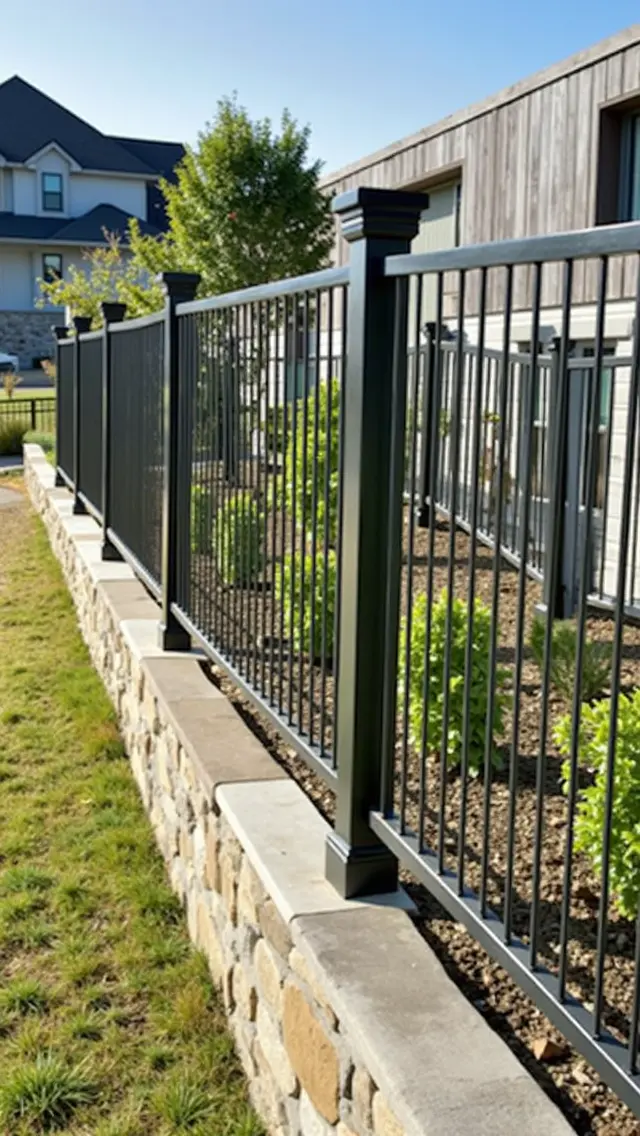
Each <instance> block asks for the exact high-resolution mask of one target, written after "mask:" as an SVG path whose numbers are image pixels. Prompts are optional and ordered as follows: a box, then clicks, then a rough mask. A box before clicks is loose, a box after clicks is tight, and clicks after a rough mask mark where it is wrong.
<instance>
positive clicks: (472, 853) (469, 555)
mask: <svg viewBox="0 0 640 1136" xmlns="http://www.w3.org/2000/svg"><path fill="white" fill-rule="evenodd" d="M422 206H423V199H422V197H421V196H420V195H419V194H407V193H390V192H387V191H378V190H364V189H361V190H358V191H354V192H353V193H350V194H347V195H345V196H344V197H343V198H341V199H339V200H338V202H337V203H336V211H337V212H338V213H339V214H340V216H341V220H342V225H343V232H344V235H345V237H346V239H347V240H348V241H349V243H350V244H351V245H352V255H351V263H350V265H349V266H348V267H345V268H338V269H330V270H327V271H324V272H319V273H316V274H313V275H311V276H308V277H302V278H299V279H296V280H289V281H283V282H280V283H278V284H268V285H265V286H263V287H259V288H254V289H249V290H247V291H245V292H241V293H236V294H232V295H228V296H222V297H216V298H214V299H210V300H202V301H196V300H195V299H194V294H195V288H196V285H197V280H196V279H195V278H192V277H186V276H180V275H176V274H173V275H167V276H165V288H166V296H167V298H166V307H165V311H164V312H163V313H159V314H158V315H157V316H153V317H150V318H147V319H144V320H134V321H130V322H126V321H123V322H118V323H113V322H109V321H107V325H106V329H105V330H104V331H103V332H102V334H101V340H102V360H103V368H102V399H103V402H102V408H103V409H102V419H101V421H102V435H103V439H102V440H103V445H102V474H101V477H102V487H103V505H102V524H103V527H104V543H103V549H104V555H109V556H115V555H118V554H120V555H123V556H125V557H126V558H127V559H128V560H129V561H130V562H131V563H132V565H133V567H134V569H135V570H136V571H137V572H138V573H139V574H140V576H141V578H142V579H143V580H144V581H145V582H146V583H147V585H148V586H149V587H150V589H151V590H152V592H153V593H154V594H155V595H156V596H158V598H159V599H160V601H161V605H162V612H161V621H160V642H161V643H162V644H163V645H164V646H165V647H166V648H172V649H176V648H183V647H187V646H188V645H189V643H190V642H191V640H195V641H196V642H197V643H198V644H200V645H201V646H202V647H203V648H204V650H205V652H206V653H207V654H208V655H209V656H210V657H211V658H212V659H213V660H214V661H215V662H216V663H218V664H219V665H220V666H222V667H223V668H224V669H225V670H226V671H227V673H228V674H229V675H230V676H231V677H232V678H233V679H234V681H235V682H236V683H237V684H238V685H239V686H240V687H241V689H242V690H243V691H244V693H245V695H246V696H247V697H248V698H249V699H251V700H252V701H253V702H254V703H255V705H256V706H257V707H258V708H259V710H260V711H261V712H262V713H263V714H264V715H266V717H267V718H268V719H269V720H270V722H271V723H272V724H273V725H275V727H276V728H277V729H278V730H279V731H280V733H281V734H282V736H283V737H284V738H285V739H286V740H287V742H288V744H290V745H291V746H292V747H294V748H295V749H296V750H297V752H298V753H299V754H300V755H301V756H302V758H303V759H304V760H305V761H306V762H307V763H308V764H309V766H310V767H311V768H312V769H313V770H314V771H315V772H316V773H318V774H320V776H321V777H323V778H324V779H325V780H326V781H327V782H328V783H330V784H331V785H332V787H333V788H334V790H335V793H336V821H335V829H334V830H333V831H332V833H331V835H330V837H329V840H328V845H327V861H326V870H327V877H328V879H329V880H330V881H331V882H332V883H333V884H334V885H335V886H336V887H337V888H338V889H339V891H340V892H341V893H342V894H344V895H355V894H362V893H367V892H369V893H370V892H372V891H385V890H389V889H392V888H393V887H395V885H396V882H397V872H398V864H399V863H401V864H403V865H404V866H405V867H406V868H407V869H408V870H409V871H410V872H411V873H412V874H413V876H414V877H416V878H417V879H418V880H419V881H421V882H422V883H423V884H424V885H425V887H426V888H427V889H429V891H431V892H432V893H433V894H434V895H435V896H436V897H437V898H438V899H439V900H441V902H442V903H443V904H444V905H445V906H446V907H447V908H448V909H449V911H450V912H451V913H452V915H453V916H454V918H456V919H459V920H461V921H462V922H464V923H465V924H466V926H467V927H468V928H469V930H470V931H471V933H472V934H473V935H474V936H475V937H476V938H477V939H478V941H479V942H480V943H481V944H482V945H483V946H484V947H485V948H486V949H487V950H488V951H489V952H490V953H491V954H492V955H493V956H494V957H495V958H496V959H498V960H499V961H500V963H501V964H502V965H503V966H505V968H506V969H507V970H508V971H509V972H510V973H511V974H512V976H513V977H514V978H515V979H516V981H517V982H519V983H520V985H521V986H522V988H523V989H524V990H525V991H526V992H527V993H528V994H529V995H530V996H531V997H532V998H533V999H534V1000H535V1001H536V1002H537V1004H538V1005H539V1006H540V1007H541V1008H542V1009H543V1010H544V1012H545V1013H547V1014H548V1016H549V1017H550V1018H551V1019H552V1021H554V1022H555V1023H556V1024H557V1026H558V1027H559V1028H560V1029H561V1030H562V1031H563V1032H564V1033H565V1034H566V1036H567V1037H568V1038H569V1039H570V1040H571V1041H572V1042H573V1043H574V1044H575V1045H576V1046H577V1047H578V1049H580V1050H581V1051H582V1052H583V1053H584V1054H585V1056H586V1057H587V1058H588V1059H589V1060H590V1061H591V1062H592V1063H593V1065H594V1066H595V1067H596V1068H597V1069H598V1071H599V1072H600V1074H601V1075H602V1076H603V1077H604V1079H605V1080H606V1081H607V1082H608V1083H609V1084H610V1085H611V1086H612V1087H613V1088H614V1089H615V1090H616V1091H617V1092H618V1093H619V1094H620V1096H621V1097H622V1098H623V1099H624V1100H625V1101H626V1102H627V1103H628V1104H629V1105H630V1106H631V1107H632V1108H633V1109H635V1111H636V1112H637V1113H638V1114H640V1092H639V1082H638V1073H637V1047H638V1036H637V1035H638V1015H639V1010H640V958H639V954H640V936H638V935H637V934H636V921H637V914H638V906H639V901H640V850H639V849H640V836H639V833H640V803H639V801H638V784H640V768H639V767H638V756H637V755H638V752H639V751H638V745H637V738H638V737H640V693H639V691H640V662H639V661H638V660H639V659H640V629H639V628H638V625H637V623H636V622H634V618H633V617H634V616H635V615H636V609H635V606H634V604H635V599H636V597H637V596H638V595H639V594H640V588H638V586H637V585H636V583H635V576H636V560H637V556H636V546H637V543H638V539H639V536H640V534H639V533H638V528H639V527H640V520H639V514H640V504H639V499H640V494H639V489H638V483H639V480H640V479H639V477H638V473H637V471H638V467H639V465H640V461H639V458H640V453H639V451H638V446H639V444H640V443H639V442H638V437H639V431H638V428H637V427H638V400H639V396H640V340H639V338H638V337H639V335H640V318H639V317H640V286H639V287H638V288H637V289H636V294H635V300H634V305H635V322H633V320H631V319H630V320H629V323H630V325H631V323H633V327H634V329H635V330H634V332H633V334H632V335H631V333H629V335H628V336H626V337H622V338H620V341H619V342H618V341H616V343H615V344H614V345H613V348H614V352H615V353H614V354H612V342H611V340H612V337H611V335H610V327H611V326H613V325H612V324H611V320H610V316H611V312H610V309H609V305H608V301H607V275H608V272H609V265H610V260H611V258H612V257H614V256H619V255H627V256H629V257H632V258H633V259H634V261H635V262H636V268H639V269H640V225H638V224H632V225H624V226H616V227H612V228H601V229H597V230H593V231H590V232H588V233H576V234H568V235H558V236H554V237H544V238H534V239H529V240H524V241H516V242H506V243H503V244H500V245H488V246H477V247H474V248H467V249H452V250H448V251H443V252H437V253H430V254H425V255H420V256H411V255H410V254H409V249H410V242H411V239H412V237H413V235H414V234H415V232H416V230H417V226H418V221H419V216H420V212H421V210H422ZM584 261H586V262H587V265H588V268H589V271H590V272H591V273H592V276H593V278H594V280H595V281H596V283H597V288H596V294H595V300H594V303H593V304H592V305H591V306H589V305H586V306H583V308H582V309H581V312H580V320H581V326H583V327H588V328H590V329H591V330H590V332H589V333H588V334H589V336H590V339H589V341H588V342H584V341H583V342H582V345H581V347H580V350H579V353H578V351H577V349H576V344H575V343H574V341H573V339H572V331H573V323H574V321H575V318H576V305H575V304H574V302H573V295H572V289H573V275H574V263H575V262H584ZM558 264H560V266H561V272H562V273H563V276H564V294H563V295H564V298H563V304H562V307H561V309H559V310H557V311H549V310H545V309H543V308H542V304H541V297H542V295H543V294H544V292H543V286H544V281H545V278H546V274H547V272H548V271H551V266H553V270H554V271H555V270H556V269H557V265H558ZM525 268H526V270H527V279H528V280H529V281H530V296H529V305H528V307H527V308H526V310H525V313H524V315H523V313H522V312H520V314H519V316H518V319H519V322H520V324H522V322H523V320H524V322H525V323H526V325H527V332H526V335H525V336H524V338H525V340H526V342H524V343H522V342H521V341H519V340H516V339H515V337H514V335H513V332H512V325H513V320H514V312H513V296H514V294H515V293H514V280H515V278H516V276H517V274H518V272H519V271H520V270H523V271H524V270H525ZM492 274H493V276H494V277H495V278H496V280H497V281H498V285H497V287H494V284H495V283H496V280H491V284H492V287H491V293H490V294H491V295H492V296H494V295H501V304H500V306H499V310H496V309H495V307H494V308H492V310H491V311H490V312H489V311H487V305H486V297H487V295H488V294H489V292H488V283H489V281H490V277H491V275H492ZM445 279H446V280H447V296H448V298H449V299H451V297H452V296H453V297H454V298H455V300H456V303H457V318H454V319H449V320H448V321H447V326H446V327H445V321H444V315H443V313H444V293H445ZM639 279H640V278H639ZM520 291H521V290H519V291H518V294H520ZM426 295H429V296H431V297H435V306H436V310H435V312H434V313H430V315H435V319H433V318H430V319H428V320H427V319H425V304H424V298H425V296H426ZM471 295H474V296H475V297H477V304H475V306H474V307H471V309H470V305H469V303H468V300H469V297H470V296H471ZM111 318H113V313H111ZM543 325H544V328H545V329H546V328H548V327H549V326H551V327H552V330H553V335H552V336H551V338H550V339H549V338H547V339H546V340H545V339H544V337H543V335H542V333H541V329H542V327H543ZM86 342H87V341H86V340H85V343H86ZM91 342H98V340H97V339H96V340H92V341H91ZM71 350H74V349H71ZM76 350H77V349H76ZM69 351H70V348H69V347H68V346H67V345H66V344H65V343H64V341H63V342H61V344H60V351H59V361H58V368H59V374H61V372H62V371H63V370H64V367H65V364H64V357H65V353H68V352H69ZM82 358H83V354H82V336H80V343H79V353H78V360H79V368H77V373H76V375H75V379H74V381H75V384H76V386H80V387H82V383H83V381H84V377H83V364H82ZM94 362H95V360H94ZM76 401H77V400H76ZM58 405H59V414H60V421H59V437H61V438H62V437H66V436H68V433H67V434H65V431H67V432H68V430H69V422H68V420H67V422H66V424H65V423H63V421H62V417H63V415H69V414H70V409H69V407H70V406H71V408H73V405H74V403H73V400H71V402H70V400H69V398H68V397H66V398H65V399H63V398H59V401H58ZM79 405H80V408H82V395H80V401H79ZM97 420H98V419H97V417H96V419H95V421H97ZM79 428H80V434H82V432H83V430H84V429H85V427H84V426H83V421H82V416H80V419H79ZM88 429H89V430H90V431H92V430H93V431H95V423H94V424H92V425H90V426H89V427H88ZM92 437H94V438H95V432H94V433H93V434H92ZM96 448H97V447H96ZM79 450H80V452H81V450H82V441H80V446H79ZM74 461H77V458H76V457H75V456H74ZM63 468H64V467H63ZM75 468H76V467H75V466H74V469H75ZM76 480H77V479H76V478H75V476H74V481H76ZM76 497H77V495H76ZM81 505H82V502H81V501H80V507H81ZM559 616H570V617H571V618H570V619H569V620H566V619H565V620H562V619H560V620H559V619H558V617H559Z"/></svg>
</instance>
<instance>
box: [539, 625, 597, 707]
mask: <svg viewBox="0 0 640 1136" xmlns="http://www.w3.org/2000/svg"><path fill="white" fill-rule="evenodd" d="M545 627H546V621H545V620H544V619H543V618H542V617H541V616H536V617H535V619H534V621H533V625H532V627H531V635H530V638H529V646H530V647H531V652H532V654H533V657H534V659H535V661H536V663H537V664H538V666H539V667H540V669H541V670H542V667H543V665H544V637H545ZM577 640H578V629H577V625H576V623H575V622H574V620H572V619H557V620H556V621H555V622H554V624H553V629H552V632H551V666H550V670H549V676H550V679H551V682H552V684H553V686H554V687H555V688H556V690H557V691H558V694H560V695H561V697H562V698H564V699H565V701H566V702H570V701H571V699H572V698H573V690H574V686H575V673H576V653H577ZM610 671H611V644H610V643H600V642H598V641H597V640H595V639H587V638H586V636H585V641H584V648H583V652H582V689H581V691H580V696H581V699H582V701H584V702H592V701H593V699H594V698H597V697H598V695H600V694H602V692H603V690H605V689H606V688H607V686H608V685H609V676H610Z"/></svg>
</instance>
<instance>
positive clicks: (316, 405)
mask: <svg viewBox="0 0 640 1136" xmlns="http://www.w3.org/2000/svg"><path fill="white" fill-rule="evenodd" d="M314 295H315V301H314V314H315V332H314V351H315V385H314V391H313V472H312V475H311V477H312V491H311V610H310V612H309V658H310V665H309V694H308V697H309V745H313V742H314V728H313V725H314V722H313V718H314V713H315V678H316V657H317V654H318V652H317V651H316V592H317V588H318V472H319V471H318V446H319V428H320V422H319V418H320V351H321V342H320V328H321V322H322V292H315V294H314ZM326 464H327V465H328V464H329V463H328V461H327V462H326ZM325 597H326V592H325V591H323V593H322V607H323V610H324V608H325V607H326V602H325ZM322 665H324V661H323V663H322ZM321 748H322V746H321Z"/></svg>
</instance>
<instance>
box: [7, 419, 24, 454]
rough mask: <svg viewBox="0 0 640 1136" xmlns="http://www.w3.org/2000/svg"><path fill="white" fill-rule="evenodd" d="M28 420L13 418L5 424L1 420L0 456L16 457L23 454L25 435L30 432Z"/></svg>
mask: <svg viewBox="0 0 640 1136" xmlns="http://www.w3.org/2000/svg"><path fill="white" fill-rule="evenodd" d="M29 427H30V423H29V422H28V421H27V419H21V418H11V419H9V420H7V421H5V422H3V421H2V419H0V456H2V457H16V456H17V455H18V454H21V453H22V443H23V441H24V437H25V434H28V432H29Z"/></svg>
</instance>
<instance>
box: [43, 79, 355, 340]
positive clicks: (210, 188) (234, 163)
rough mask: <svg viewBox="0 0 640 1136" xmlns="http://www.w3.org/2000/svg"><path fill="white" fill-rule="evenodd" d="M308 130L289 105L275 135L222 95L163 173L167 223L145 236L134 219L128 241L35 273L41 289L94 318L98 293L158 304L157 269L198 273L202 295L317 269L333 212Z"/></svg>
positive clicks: (130, 305)
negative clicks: (171, 171) (171, 172)
mask: <svg viewBox="0 0 640 1136" xmlns="http://www.w3.org/2000/svg"><path fill="white" fill-rule="evenodd" d="M309 139H310V131H309V129H308V127H300V126H298V124H297V123H296V122H295V120H294V119H293V118H292V117H291V116H290V115H289V113H288V112H287V111H285V112H284V114H283V116H282V122H281V127H280V133H279V134H278V133H276V132H274V130H273V127H272V124H271V122H270V121H269V119H263V120H260V121H256V122H252V121H251V119H250V118H249V116H248V114H247V111H246V110H245V109H244V108H243V107H241V106H239V105H238V103H237V101H236V100H235V99H222V100H221V102H220V103H219V104H218V111H217V115H216V117H215V119H214V121H213V123H211V124H210V125H208V126H207V127H206V129H205V130H204V131H202V133H201V134H200V136H199V138H198V143H197V145H196V146H195V147H194V148H193V149H191V148H188V149H187V152H186V154H185V157H184V159H183V160H182V162H180V163H179V165H178V166H177V168H176V178H177V180H176V182H175V184H174V183H172V182H168V181H162V182H161V190H162V193H163V195H164V199H165V204H166V210H167V216H168V218H169V231H168V232H167V233H166V234H164V235H162V236H159V237H156V236H150V235H146V234H143V233H142V232H141V229H140V225H139V223H138V222H137V221H136V220H135V219H134V220H132V221H131V222H130V224H129V231H128V236H127V244H128V248H125V247H124V245H123V244H122V243H121V241H120V240H119V239H118V238H117V237H113V236H111V237H109V238H108V244H107V246H106V248H99V249H95V250H93V251H92V252H89V253H87V254H86V256H85V262H86V269H78V268H74V267H72V268H71V269H70V270H69V275H68V277H67V278H65V279H63V280H52V281H42V280H41V281H40V288H41V291H42V293H43V296H44V297H45V299H46V300H47V301H48V302H49V303H53V304H56V305H58V306H64V307H69V308H70V309H71V312H72V314H73V315H86V316H89V317H90V318H91V320H92V325H93V326H96V327H97V326H99V325H100V320H101V316H100V304H101V302H102V301H103V300H114V299H117V300H121V301H123V302H124V303H126V304H127V315H128V316H129V317H134V316H137V315H145V314H147V313H148V312H151V311H156V310H157V309H158V308H159V307H161V305H162V291H161V289H160V288H159V287H158V285H157V284H156V283H155V282H154V277H155V275H156V274H157V273H158V272H161V271H163V270H173V271H184V272H197V273H199V275H200V277H201V284H200V290H199V294H200V295H201V296H207V295H213V294H216V293H221V292H227V291H231V290H233V289H240V288H247V287H250V286H251V285H253V284H262V283H266V282H267V281H269V280H280V279H282V278H283V277H285V276H294V275H297V274H299V273H304V272H312V271H314V270H315V269H317V268H321V267H322V266H323V265H324V264H325V263H326V262H327V259H328V256H329V252H330V250H331V246H332V243H333V221H332V218H331V203H330V201H329V199H328V197H327V196H326V194H324V193H323V192H322V190H321V189H320V186H319V184H318V181H319V174H320V162H317V161H316V162H310V161H309V159H308V151H309Z"/></svg>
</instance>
